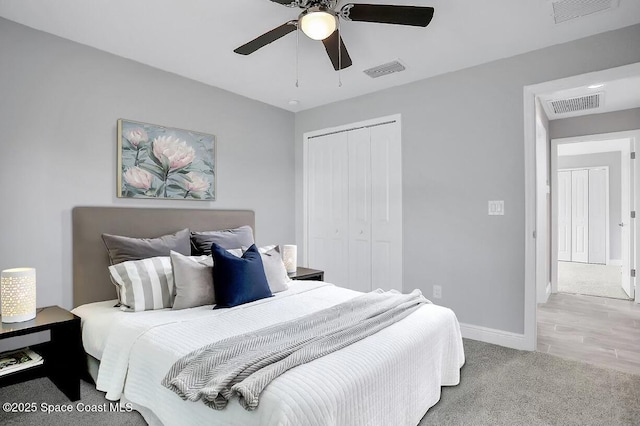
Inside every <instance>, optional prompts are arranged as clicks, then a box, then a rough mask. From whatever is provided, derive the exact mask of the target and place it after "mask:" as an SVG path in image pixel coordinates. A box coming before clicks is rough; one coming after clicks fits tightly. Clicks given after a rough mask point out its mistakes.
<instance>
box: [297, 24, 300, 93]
mask: <svg viewBox="0 0 640 426" xmlns="http://www.w3.org/2000/svg"><path fill="white" fill-rule="evenodd" d="M298 56H300V26H299V25H298V23H297V22H296V87H299V86H298V74H299V68H300V67H299V64H298V62H299V58H298Z"/></svg>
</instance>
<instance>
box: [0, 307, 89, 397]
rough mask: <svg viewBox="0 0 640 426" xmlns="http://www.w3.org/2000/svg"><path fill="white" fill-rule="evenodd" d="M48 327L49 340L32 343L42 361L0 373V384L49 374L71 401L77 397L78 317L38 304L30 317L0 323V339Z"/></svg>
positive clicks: (79, 335)
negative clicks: (14, 370) (1, 374)
mask: <svg viewBox="0 0 640 426" xmlns="http://www.w3.org/2000/svg"><path fill="white" fill-rule="evenodd" d="M46 330H49V331H50V332H51V340H50V341H49V342H45V343H41V344H38V345H34V346H31V349H33V350H34V351H36V352H37V353H38V354H40V355H42V358H44V364H42V365H38V366H35V367H31V368H27V369H24V370H20V371H16V372H14V373H9V374H6V375H4V376H0V387H1V386H7V385H10V384H14V383H19V382H24V381H27V380H31V379H35V378H38V377H45V376H46V377H48V378H49V379H50V380H51V381H52V382H53V383H54V384H55V385H56V386H57V387H58V389H60V390H61V391H62V392H63V393H64V394H65V395H66V396H67V397H68V398H69V399H70V400H71V401H77V400H79V399H80V375H81V372H82V365H83V364H82V363H83V359H82V358H83V355H82V354H83V350H82V334H81V332H80V317H77V316H75V315H74V314H72V313H71V312H69V311H67V310H66V309H62V308H60V307H58V306H48V307H46V308H38V309H37V312H36V317H35V318H34V319H32V320H30V321H24V322H15V323H0V339H8V338H9V337H15V336H23V335H25V334H31V333H37V332H39V331H46Z"/></svg>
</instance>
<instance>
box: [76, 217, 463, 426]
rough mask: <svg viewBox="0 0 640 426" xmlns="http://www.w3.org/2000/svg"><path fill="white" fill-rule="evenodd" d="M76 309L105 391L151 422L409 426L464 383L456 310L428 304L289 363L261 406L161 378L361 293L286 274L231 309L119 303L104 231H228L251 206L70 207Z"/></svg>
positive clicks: (243, 221)
mask: <svg viewBox="0 0 640 426" xmlns="http://www.w3.org/2000/svg"><path fill="white" fill-rule="evenodd" d="M72 217H73V277H74V280H73V294H74V307H75V309H74V313H75V314H76V315H78V316H80V317H81V319H82V327H83V330H82V334H83V346H84V348H85V351H86V353H87V359H88V364H89V366H90V368H89V371H90V372H91V375H92V377H93V378H94V380H96V384H97V388H98V390H101V391H104V392H106V397H107V399H110V400H120V401H121V402H127V403H130V404H132V406H133V407H134V408H135V409H136V410H138V411H139V412H140V413H141V414H142V415H143V416H144V418H145V420H146V421H147V422H148V423H149V424H152V425H156V424H158V425H160V424H162V425H165V426H169V425H182V424H214V425H215V424H219V425H391V424H393V425H415V424H418V422H419V421H420V419H421V418H422V417H423V416H424V414H425V413H426V412H427V410H428V409H429V408H430V407H432V406H433V405H434V404H435V403H436V402H437V401H438V400H439V398H440V390H441V386H453V385H456V384H458V383H459V380H460V368H461V367H462V365H463V364H464V352H463V348H462V338H461V335H460V328H459V324H458V321H457V319H456V317H455V315H454V313H453V312H452V311H451V310H450V309H447V308H444V307H440V306H438V305H434V304H425V305H422V306H421V307H420V308H419V309H417V310H416V311H415V312H413V313H411V314H410V315H409V316H407V317H406V318H404V319H402V320H400V321H399V322H397V323H395V324H393V325H391V326H389V327H387V328H384V329H382V330H381V331H379V332H377V333H375V334H374V335H371V336H369V337H366V338H364V339H362V340H360V341H358V342H355V343H353V344H351V345H349V346H347V347H345V348H343V349H340V350H338V351H336V352H333V353H330V354H328V355H325V356H323V357H320V358H318V359H315V360H313V361H311V362H308V363H305V364H302V365H299V366H297V367H295V368H292V369H290V370H288V371H286V372H285V373H284V374H282V375H281V376H279V377H277V378H276V379H275V380H273V381H272V382H271V383H270V384H269V385H268V386H267V387H266V388H265V390H264V392H263V393H262V394H261V396H260V402H259V406H258V408H257V409H255V410H253V411H248V410H245V409H244V408H243V407H242V406H241V405H240V404H239V403H237V402H236V403H234V401H230V402H229V404H228V405H227V407H226V408H225V409H223V410H214V409H212V408H210V407H208V406H207V405H205V404H203V403H202V402H200V401H196V402H192V401H185V400H183V399H181V398H180V397H179V396H178V395H177V394H176V393H174V392H172V391H171V390H169V389H167V388H166V387H165V386H163V385H162V384H161V382H162V380H163V378H164V377H165V375H166V374H167V372H168V371H169V369H170V368H171V367H172V365H173V364H174V363H175V362H176V361H177V360H179V359H180V358H181V357H183V356H184V355H186V354H188V353H189V352H191V351H193V350H196V349H198V348H200V347H202V346H204V345H207V344H209V343H212V342H216V341H219V340H222V339H225V338H229V337H231V336H234V335H240V334H243V333H247V332H254V331H256V330H259V329H262V328H264V327H267V326H270V325H274V324H278V323H281V322H284V321H288V320H296V319H298V318H301V317H303V316H305V315H307V314H309V313H311V312H316V311H318V310H321V309H326V308H329V307H333V306H336V305H337V304H339V303H342V302H345V301H349V300H352V299H354V298H355V297H357V296H359V295H360V294H361V293H359V292H356V291H353V290H349V289H345V288H341V287H338V286H335V285H332V284H330V283H324V282H318V281H292V282H291V285H290V286H289V289H288V290H286V291H282V292H279V293H277V294H275V295H274V297H270V298H266V299H261V300H257V301H254V302H251V303H246V304H243V305H239V306H236V307H233V308H229V309H216V310H214V309H212V306H199V307H194V308H190V309H183V310H171V309H159V310H149V311H144V312H123V311H121V310H120V309H118V308H115V307H114V305H115V303H116V302H117V299H116V292H115V286H114V285H113V284H112V283H111V282H110V279H109V275H108V273H107V272H106V271H107V268H108V265H109V258H108V256H107V254H106V252H105V248H104V244H103V242H102V240H101V235H102V234H103V233H108V234H115V235H126V236H130V237H139V238H142V237H156V236H159V235H163V234H167V233H171V232H175V231H176V230H178V229H181V228H189V229H191V230H201V231H205V230H217V229H231V228H237V227H240V226H243V225H248V226H250V227H251V228H253V229H254V230H255V217H254V213H253V212H252V211H247V210H196V209H145V208H115V207H77V208H75V209H74V211H73V214H72Z"/></svg>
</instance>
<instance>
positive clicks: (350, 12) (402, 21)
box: [340, 3, 434, 27]
mask: <svg viewBox="0 0 640 426" xmlns="http://www.w3.org/2000/svg"><path fill="white" fill-rule="evenodd" d="M433 12H434V9H433V8H432V7H421V6H394V5H390V4H353V3H349V4H345V5H344V6H343V7H342V9H341V10H340V16H342V17H344V18H345V19H347V20H351V21H361V22H379V23H382V24H397V25H412V26H415V27H426V26H427V25H429V22H431V19H432V18H433Z"/></svg>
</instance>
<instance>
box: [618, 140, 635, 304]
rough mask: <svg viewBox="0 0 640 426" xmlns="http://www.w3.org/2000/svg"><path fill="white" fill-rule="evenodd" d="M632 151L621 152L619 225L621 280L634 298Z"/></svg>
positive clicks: (625, 290)
mask: <svg viewBox="0 0 640 426" xmlns="http://www.w3.org/2000/svg"><path fill="white" fill-rule="evenodd" d="M631 148H633V147H631V146H630V147H629V149H631ZM629 152H630V151H626V152H625V151H624V150H623V151H622V152H621V158H622V164H623V166H622V182H621V185H620V189H621V191H622V197H621V199H622V200H621V201H622V203H621V206H620V210H621V215H622V218H621V220H620V223H619V224H618V225H619V226H621V229H620V240H621V244H622V250H621V253H620V256H621V257H622V271H621V272H620V273H621V280H620V285H621V286H622V290H624V292H625V293H626V294H627V296H629V298H630V299H633V298H634V295H635V292H634V290H635V289H634V285H635V282H634V280H633V279H632V278H631V268H632V263H631V256H633V253H634V251H633V244H634V242H633V241H632V239H631V235H634V234H632V231H634V226H633V223H632V222H633V221H632V220H631V206H632V205H634V203H633V200H634V197H633V176H634V174H633V173H634V172H635V170H634V166H635V161H634V160H631V159H630V158H631V157H630V155H629Z"/></svg>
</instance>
